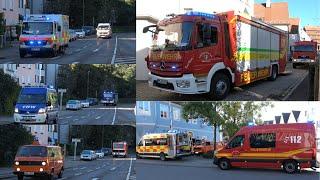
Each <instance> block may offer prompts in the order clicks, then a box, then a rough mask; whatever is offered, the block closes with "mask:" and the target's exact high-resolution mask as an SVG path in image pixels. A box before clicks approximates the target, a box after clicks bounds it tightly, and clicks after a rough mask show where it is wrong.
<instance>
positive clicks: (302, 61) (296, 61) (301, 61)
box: [292, 59, 315, 64]
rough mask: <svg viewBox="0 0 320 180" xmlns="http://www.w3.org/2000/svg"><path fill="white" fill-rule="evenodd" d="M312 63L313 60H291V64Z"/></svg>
mask: <svg viewBox="0 0 320 180" xmlns="http://www.w3.org/2000/svg"><path fill="white" fill-rule="evenodd" d="M314 62H315V60H314V59H292V63H293V64H310V63H314Z"/></svg>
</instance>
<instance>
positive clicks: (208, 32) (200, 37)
mask: <svg viewBox="0 0 320 180" xmlns="http://www.w3.org/2000/svg"><path fill="white" fill-rule="evenodd" d="M197 31H198V34H197V48H201V47H208V46H212V45H214V44H216V43H217V42H218V29H217V28H216V27H214V26H210V25H209V24H198V25H197Z"/></svg>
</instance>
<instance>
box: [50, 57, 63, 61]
mask: <svg viewBox="0 0 320 180" xmlns="http://www.w3.org/2000/svg"><path fill="white" fill-rule="evenodd" d="M60 57H61V56H56V57H53V58H50V59H51V60H53V59H58V58H60Z"/></svg>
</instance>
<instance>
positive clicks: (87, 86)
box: [87, 70, 90, 99]
mask: <svg viewBox="0 0 320 180" xmlns="http://www.w3.org/2000/svg"><path fill="white" fill-rule="evenodd" d="M89 77H90V70H89V71H88V79H87V99H88V97H89Z"/></svg>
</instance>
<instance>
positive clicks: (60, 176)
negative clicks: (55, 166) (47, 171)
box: [58, 168, 64, 178]
mask: <svg viewBox="0 0 320 180" xmlns="http://www.w3.org/2000/svg"><path fill="white" fill-rule="evenodd" d="M63 171H64V169H63V168H62V169H61V171H60V172H59V174H58V178H62V175H63Z"/></svg>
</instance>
